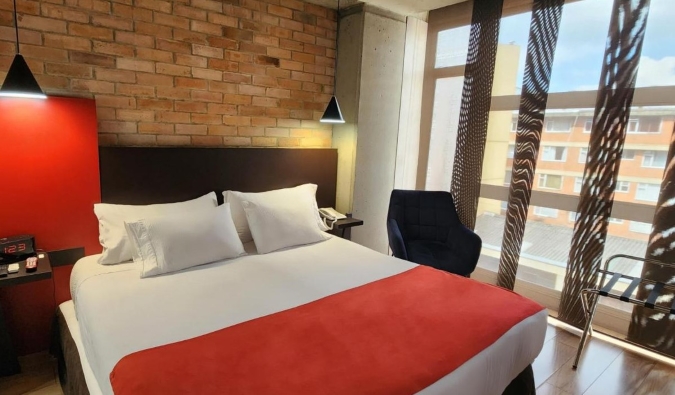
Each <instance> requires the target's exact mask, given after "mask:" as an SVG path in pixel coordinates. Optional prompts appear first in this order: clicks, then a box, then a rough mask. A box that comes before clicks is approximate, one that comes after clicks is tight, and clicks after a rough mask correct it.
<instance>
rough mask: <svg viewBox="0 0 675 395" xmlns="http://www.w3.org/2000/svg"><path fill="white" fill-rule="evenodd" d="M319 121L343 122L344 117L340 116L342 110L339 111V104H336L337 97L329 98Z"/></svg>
mask: <svg viewBox="0 0 675 395" xmlns="http://www.w3.org/2000/svg"><path fill="white" fill-rule="evenodd" d="M321 122H323V123H345V119H344V118H343V117H342V111H340V105H339V104H338V101H337V97H335V96H333V97H331V98H330V103H328V107H326V111H325V112H324V113H323V117H321Z"/></svg>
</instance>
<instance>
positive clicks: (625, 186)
mask: <svg viewBox="0 0 675 395" xmlns="http://www.w3.org/2000/svg"><path fill="white" fill-rule="evenodd" d="M616 191H617V192H619V193H628V192H629V191H630V182H628V181H618V182H617V184H616Z"/></svg>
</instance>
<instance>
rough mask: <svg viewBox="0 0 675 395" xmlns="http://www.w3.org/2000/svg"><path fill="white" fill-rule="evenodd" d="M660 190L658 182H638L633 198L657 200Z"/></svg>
mask: <svg viewBox="0 0 675 395" xmlns="http://www.w3.org/2000/svg"><path fill="white" fill-rule="evenodd" d="M660 191H661V186H660V185H659V184H647V183H638V185H637V191H636V192H635V200H643V201H645V202H657V201H658V200H659V192H660Z"/></svg>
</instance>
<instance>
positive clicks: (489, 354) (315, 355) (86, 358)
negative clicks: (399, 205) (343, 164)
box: [57, 149, 547, 395]
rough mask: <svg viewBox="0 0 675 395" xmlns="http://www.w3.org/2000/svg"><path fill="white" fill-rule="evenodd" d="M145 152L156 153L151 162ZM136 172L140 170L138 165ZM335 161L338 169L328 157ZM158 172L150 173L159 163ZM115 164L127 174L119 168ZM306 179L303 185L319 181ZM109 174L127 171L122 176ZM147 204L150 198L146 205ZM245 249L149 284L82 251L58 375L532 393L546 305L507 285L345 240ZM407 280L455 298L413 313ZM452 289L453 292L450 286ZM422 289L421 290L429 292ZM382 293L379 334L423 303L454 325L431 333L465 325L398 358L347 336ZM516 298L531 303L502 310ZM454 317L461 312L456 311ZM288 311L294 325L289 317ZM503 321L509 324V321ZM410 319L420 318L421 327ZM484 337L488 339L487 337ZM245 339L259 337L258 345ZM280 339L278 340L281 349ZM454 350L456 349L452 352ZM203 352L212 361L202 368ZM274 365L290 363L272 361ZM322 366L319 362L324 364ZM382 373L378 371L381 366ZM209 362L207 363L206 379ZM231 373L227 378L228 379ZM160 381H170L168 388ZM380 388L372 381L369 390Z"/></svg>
mask: <svg viewBox="0 0 675 395" xmlns="http://www.w3.org/2000/svg"><path fill="white" fill-rule="evenodd" d="M115 150H122V151H124V152H122V151H113V153H112V154H111V153H110V152H108V154H106V155H109V157H110V156H114V157H115V158H119V157H120V155H121V156H124V155H128V150H130V149H115ZM131 150H133V149H131ZM165 152H167V151H164V153H165ZM178 152H180V151H173V153H172V154H171V156H173V157H174V158H175V157H176V155H178V156H180V155H181V154H177V153H178ZM136 153H138V152H136ZM106 155H102V162H101V167H102V170H101V171H102V189H103V191H106V188H108V192H105V193H104V194H103V196H104V199H106V197H105V196H106V194H108V195H111V196H112V195H114V194H115V193H113V192H110V191H112V190H117V191H119V190H120V187H119V186H115V187H114V188H110V185H112V184H111V183H109V182H107V181H106V177H109V175H108V176H104V175H103V174H105V172H107V171H113V170H110V166H107V165H106V163H107V162H105V161H106V159H105V156H106ZM150 155H151V154H150ZM136 157H138V156H136ZM145 157H146V158H148V155H145ZM148 160H150V161H152V162H153V163H156V161H157V159H156V158H155V159H148ZM115 161H116V160H113V161H110V163H112V162H115ZM117 163H118V164H119V162H117ZM137 166H143V164H135V166H134V167H137ZM328 166H329V167H331V166H333V165H332V159H331V160H330V163H329V165H328ZM160 168H161V166H158V167H157V168H156V169H155V170H153V171H154V172H157V171H162V170H160ZM106 169H107V170H106ZM324 170H325V166H324ZM114 171H115V172H117V173H119V172H120V171H124V170H120V168H119V166H117V170H114ZM129 171H131V169H130V170H129ZM328 173H332V170H329V171H328ZM129 177H131V178H133V176H129ZM321 177H322V181H321V182H329V183H330V182H332V181H331V180H328V181H325V180H326V176H325V174H324V175H322V176H321ZM305 178H306V177H305ZM311 178H312V177H311V176H310V177H309V178H307V179H303V180H302V181H309V182H312V181H313V180H312V179H311ZM114 179H115V180H119V179H121V177H119V176H118V175H116V176H115V177H114ZM128 179H129V178H128ZM115 182H118V181H115ZM130 182H132V183H133V180H132V181H130ZM292 182H294V183H297V182H298V180H294V181H292ZM106 185H108V187H106ZM135 185H143V186H138V187H135V192H130V190H134V188H129V187H128V184H127V187H125V188H123V189H124V193H125V196H127V198H125V199H127V200H126V201H124V203H136V201H133V202H130V201H129V198H128V196H139V197H138V198H137V200H138V199H140V200H143V199H147V196H146V195H147V193H144V192H143V191H139V190H141V189H143V188H151V186H147V185H144V184H143V183H142V182H141V183H136V184H135ZM333 185H334V183H333ZM260 188H263V187H260ZM116 193H117V192H116ZM197 193H202V191H201V190H199V191H197ZM169 195H170V194H169ZM163 196H164V197H166V194H164V195H163ZM322 199H323V198H322ZM328 199H330V197H329V198H328ZM138 203H147V200H146V201H138ZM325 203H331V202H325ZM320 205H321V203H320ZM327 205H330V204H327ZM245 248H246V251H247V255H245V256H241V257H239V258H235V259H230V260H226V261H222V262H216V263H212V264H208V265H203V266H198V267H194V268H191V269H188V270H184V271H180V272H177V273H172V274H168V275H163V276H158V277H154V278H145V279H141V278H140V276H139V270H140V269H139V267H138V266H137V265H138V264H136V263H133V262H130V263H123V264H118V265H112V266H103V265H99V264H98V263H97V262H96V260H97V256H96V255H92V256H88V257H85V258H83V259H81V260H80V261H79V262H78V263H77V264H76V265H75V268H74V269H73V272H72V275H71V282H70V285H71V295H72V300H71V301H68V302H66V303H64V304H62V305H61V306H60V307H59V309H58V312H57V322H58V325H57V328H58V332H57V335H58V338H57V339H58V342H57V343H58V344H59V345H60V351H61V352H60V354H61V356H62V357H61V363H60V377H61V382H62V387H63V389H64V392H65V393H66V394H76V393H77V394H86V393H89V394H92V395H93V394H112V393H113V391H114V393H186V392H192V393H224V394H226V393H233V394H235V393H237V394H243V393H275V394H276V393H326V394H328V393H380V394H394V393H401V394H403V393H420V394H500V393H514V394H516V393H520V394H525V393H534V392H533V390H530V389H528V391H529V392H525V391H524V390H523V388H528V387H531V384H532V383H531V381H532V376H531V368H530V364H531V363H532V362H533V361H534V359H535V358H536V356H537V355H538V354H539V352H540V350H541V347H542V345H543V341H544V336H545V332H546V318H547V313H546V311H545V309H543V308H541V306H538V305H536V304H534V303H532V302H529V301H526V300H525V299H523V298H521V297H519V296H518V295H515V294H513V293H510V292H508V291H503V290H497V289H494V287H492V286H489V285H484V284H479V283H477V282H474V281H473V280H469V279H465V278H460V277H458V276H453V275H450V274H445V273H444V274H443V275H439V273H440V272H437V271H435V270H433V269H427V268H424V267H418V266H417V265H415V264H413V263H410V262H406V261H402V260H399V259H396V258H393V257H389V256H385V255H382V254H379V253H377V252H374V251H372V250H369V249H367V248H364V247H362V246H359V245H357V244H355V243H352V242H350V241H347V240H343V239H341V238H338V237H330V238H329V239H328V240H325V241H322V242H319V243H315V244H311V245H304V246H298V247H293V248H289V249H285V250H282V251H277V252H273V253H269V254H258V253H257V251H256V249H255V244H253V243H247V244H246V245H245ZM414 276H417V277H414ZM412 278H417V279H422V280H423V281H426V279H438V280H439V283H438V287H440V288H438V291H439V292H440V291H442V292H447V295H446V297H445V299H443V300H447V301H448V305H447V306H445V305H443V303H438V302H434V303H431V304H432V306H426V307H425V304H424V303H420V304H415V306H417V307H418V308H419V310H420V311H419V312H418V311H417V310H418V308H417V307H416V308H414V309H411V308H409V307H405V306H407V305H406V302H405V300H409V301H410V302H411V303H418V301H415V300H413V299H414V296H415V295H416V294H415V293H414V292H413V291H410V289H412V288H413V286H412V285H413V283H414V281H413V280H411V279H412ZM417 283H420V281H419V280H418V281H417ZM424 284H427V283H424ZM429 284H430V283H429ZM446 284H451V286H447V285H446ZM408 285H410V286H408ZM377 287H380V288H377ZM382 287H385V288H382ZM395 287H399V288H397V291H396V292H399V293H391V295H389V294H387V292H380V291H381V290H383V289H386V290H391V289H394V288H395ZM425 287H427V286H426V285H425V286H424V287H422V288H425ZM428 287H429V290H426V291H428V292H432V293H438V292H436V291H434V290H433V289H432V288H431V287H432V285H428ZM453 287H456V289H457V292H454V291H453V290H452V289H450V288H453ZM422 288H421V289H420V290H419V292H420V294H421V293H422V292H425V290H424V289H422ZM378 292H379V293H378ZM406 293H407V298H408V299H405V298H404V297H401V299H400V300H401V303H400V306H398V305H399V303H397V302H396V301H397V299H395V297H399V295H403V294H406ZM464 293H465V294H464ZM364 295H365V296H364ZM378 295H384V296H378ZM464 295H466V298H464ZM482 295H497V296H498V297H496V298H492V299H490V300H488V299H489V298H487V297H486V298H487V299H486V300H485V301H482V299H481V298H482V297H483V296H482ZM404 296H405V295H404ZM380 297H382V298H384V299H382V300H383V301H384V302H385V303H388V306H391V315H392V317H388V313H389V307H387V306H384V315H383V316H381V317H380V318H378V320H379V321H387V322H391V323H393V325H385V324H386V323H385V322H382V323H380V325H383V326H381V327H379V329H378V330H380V331H381V333H382V336H384V337H386V336H388V335H389V329H390V328H391V327H395V326H397V325H396V323H397V322H401V323H402V324H401V326H402V327H404V326H405V322H406V317H404V316H403V315H410V316H411V317H414V316H415V314H421V315H420V317H422V318H428V316H429V314H428V313H425V309H427V308H433V309H441V310H439V311H443V313H444V314H445V316H446V319H447V322H445V323H441V322H440V321H439V323H438V325H436V324H435V323H434V322H430V323H426V325H427V328H429V327H434V326H441V325H448V326H447V327H448V328H450V329H452V330H451V331H450V332H453V331H457V333H454V332H453V333H448V334H447V335H445V337H444V336H441V335H438V334H437V336H436V340H435V341H436V342H437V343H436V344H434V343H430V341H427V339H426V337H425V336H416V337H413V339H412V340H411V339H406V338H405V336H402V337H401V339H402V340H403V341H404V342H405V343H406V344H408V347H409V348H412V349H413V350H408V352H409V353H408V354H405V353H402V354H401V355H398V351H397V350H396V349H395V348H393V349H386V350H382V349H383V348H387V347H388V345H389V343H387V342H384V343H382V342H380V343H381V344H380V343H378V339H377V336H373V335H372V333H371V334H368V333H365V332H364V333H365V335H364V334H359V333H356V334H353V333H351V331H354V332H358V330H357V329H355V328H358V327H359V322H361V326H360V328H361V330H362V331H363V330H364V328H365V327H367V326H368V325H375V326H376V325H378V323H373V322H370V323H369V324H368V325H365V326H364V324H363V323H364V322H365V323H368V322H369V321H367V320H368V315H369V314H370V312H371V310H372V311H375V310H374V308H373V309H371V308H370V307H369V306H370V305H371V304H372V305H378V298H380ZM386 298H390V299H386ZM391 298H394V299H391ZM362 300H363V302H360V301H362ZM355 301H356V302H359V304H358V308H356V309H354V308H353V306H354V302H355ZM343 305H349V306H352V310H345V311H342V310H341V309H339V308H334V307H335V306H338V307H340V306H343ZM511 305H514V306H515V305H519V306H521V307H522V308H521V309H514V311H513V312H507V310H509V309H510V306H511ZM327 306H328V307H327ZM401 306H404V307H401ZM453 306H454V307H453ZM380 307H381V308H380V310H379V313H380V314H381V313H382V312H383V310H382V306H380ZM484 307H485V308H484ZM396 308H398V310H396ZM406 308H407V310H406ZM429 311H434V310H429ZM407 313H410V314H407ZM507 313H508V314H507ZM292 314H296V315H294V316H293V315H292ZM424 314H427V315H426V316H425V315H424ZM453 314H457V316H456V318H455V317H454V316H453ZM289 316H290V317H292V319H290V320H289ZM297 317H301V318H303V319H304V321H303V320H302V319H297ZM306 317H310V318H309V319H305V318H306ZM345 317H348V318H347V319H345ZM407 319H408V320H410V319H411V318H410V317H408V318H407ZM317 320H318V321H321V322H324V321H325V322H326V325H324V326H318V327H317V326H315V325H314V324H313V323H314V322H315V321H317ZM331 320H332V321H331ZM359 320H361V321H359ZM414 320H419V318H414ZM414 320H413V321H414ZM507 320H510V321H509V323H508V324H506V321H507ZM501 321H504V322H505V323H504V324H503V325H502V329H501V330H500V331H496V329H494V327H499V325H498V324H499V323H500V322H501ZM296 322H300V324H298V325H302V324H303V322H304V324H306V325H308V326H307V327H303V328H300V329H298V330H296V331H293V330H291V329H288V328H289V327H293V326H294V325H295V323H296ZM467 323H474V324H475V325H476V328H470V330H461V327H462V326H464V324H467ZM408 324H410V325H417V324H416V323H415V322H412V323H410V322H408ZM308 328H309V329H308ZM441 329H443V328H442V327H441ZM303 331H304V332H303ZM481 331H483V332H481ZM460 332H461V333H460ZM472 332H475V333H472ZM267 333H269V335H268V334H267ZM481 333H484V334H485V336H480V335H479V334H481ZM250 334H257V335H255V336H256V337H255V338H253V339H251V336H252V335H250ZM298 334H301V335H302V336H299V335H298ZM366 335H367V336H370V337H368V338H367V339H371V340H372V343H374V344H375V343H378V344H380V345H379V346H378V347H379V348H378V349H377V350H375V351H373V352H372V353H371V354H368V355H369V356H370V357H372V358H375V359H373V360H371V361H370V362H373V361H376V360H377V359H378V358H379V359H380V360H382V359H387V360H391V361H394V362H395V363H389V364H386V363H383V364H380V363H369V361H368V360H365V361H364V360H363V358H362V357H361V356H356V357H355V356H354V355H353V354H354V353H353V352H352V351H354V350H353V349H354V348H359V349H360V347H361V346H363V345H364V344H365V343H363V342H362V340H363V336H366ZM294 336H295V337H294ZM321 336H323V337H321ZM359 336H361V337H359ZM483 337H484V338H483ZM432 338H433V336H429V339H432ZM217 339H220V340H217ZM232 339H241V341H233V340H232ZM446 340H447V341H446ZM217 341H218V342H217ZM317 341H318V342H320V343H321V344H320V345H318V344H317V343H316V342H317ZM359 341H361V342H362V343H359ZM279 342H281V343H283V344H282V345H281V346H280V345H279V344H278V343H279ZM453 342H458V343H453ZM296 343H297V344H296ZM338 343H339V344H340V347H341V348H337V349H336V348H335V347H334V344H338ZM343 343H344V344H343ZM367 343H370V342H367ZM394 343H395V342H394ZM288 344H291V346H292V347H291V348H292V349H293V350H294V349H297V350H299V351H298V352H297V353H296V352H293V350H291V352H289V350H288V347H286V348H284V347H283V346H284V345H288ZM359 344H360V345H359ZM411 344H412V346H411ZM365 345H367V344H365ZM436 346H438V347H436ZM279 347H281V348H282V350H281V351H279V350H277V351H276V352H277V354H272V355H268V354H269V350H276V349H278V348H279ZM418 347H419V350H425V349H424V347H431V348H428V352H427V351H425V352H424V353H423V355H419V350H417V348H418ZM443 347H445V349H444V350H446V351H444V353H443V354H442V355H438V356H433V355H432V354H433V352H434V351H435V350H434V348H437V349H439V350H440V349H443ZM324 350H325V352H326V353H332V354H330V358H329V357H327V356H326V355H324ZM345 350H346V351H345ZM448 350H449V352H448ZM371 351H372V350H371ZM410 352H412V354H411V353H410ZM414 352H417V354H415V353H414ZM454 354H456V355H454ZM232 355H236V356H237V357H236V358H235V359H236V360H232V357H231V356H232ZM260 355H263V356H264V357H265V358H267V359H268V361H267V364H261V363H260V359H261V357H260ZM410 355H413V356H414V358H413V359H414V360H413V362H420V361H423V362H424V363H422V364H421V365H422V368H421V369H420V368H419V365H420V363H410V361H408V359H410V358H408V357H409V356H410ZM448 355H451V356H452V357H448V358H446V356H448ZM208 358H211V359H208ZM218 358H220V359H218ZM350 358H351V359H350ZM429 358H431V359H430V360H429ZM203 360H208V361H210V362H208V363H205V364H204V365H200V363H202V361H203ZM214 361H221V362H222V363H223V364H224V363H225V362H227V363H229V365H227V368H226V369H225V368H222V369H220V370H219V369H217V368H218V367H219V366H218V365H219V364H220V363H221V362H214ZM269 361H283V363H277V364H272V365H271V364H270V363H269ZM345 361H349V362H348V363H345ZM157 362H159V363H157ZM437 362H438V363H437ZM160 365H161V366H160ZM345 365H348V366H345ZM380 365H382V366H380ZM289 366H292V369H291V368H289ZM316 366H322V367H323V368H321V369H316V368H315V367H316ZM380 367H381V368H382V369H381V370H378V369H379V368H380ZM211 368H214V370H212V371H211V370H210V369H211ZM200 369H202V370H204V375H203V376H201V377H199V372H200ZM397 369H398V370H397ZM317 370H318V371H317ZM230 372H232V375H231V376H228V374H230ZM392 372H397V374H394V373H392ZM408 372H410V376H411V377H410V378H408V377H407V376H408ZM308 377H309V378H308ZM219 380H220V381H219ZM359 380H361V381H359ZM204 382H207V383H206V384H204ZM148 383H150V384H151V385H150V384H148ZM152 383H159V384H161V383H165V384H166V387H162V386H161V385H155V384H152ZM185 383H189V384H185ZM214 383H215V384H214ZM371 384H372V387H368V386H370V385H371ZM146 385H150V386H146ZM181 385H187V387H181ZM200 385H205V386H202V387H200ZM209 385H210V386H209ZM113 388H114V390H113ZM216 388H217V389H216ZM356 388H358V389H359V390H355V389H356ZM413 389H414V390H413ZM509 391H511V392H509Z"/></svg>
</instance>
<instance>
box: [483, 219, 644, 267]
mask: <svg viewBox="0 0 675 395" xmlns="http://www.w3.org/2000/svg"><path fill="white" fill-rule="evenodd" d="M504 221H505V217H504V216H503V215H495V214H482V215H480V216H478V218H476V229H475V232H476V233H477V234H478V235H479V236H480V237H481V239H482V240H483V247H484V248H488V249H491V250H496V251H501V245H502V235H503V233H504ZM573 231H574V229H573V228H571V227H567V226H560V225H550V224H546V223H543V222H537V221H533V220H529V221H528V222H527V225H526V226H525V237H524V238H523V248H522V249H521V256H522V257H523V258H529V259H533V260H537V261H540V262H544V263H548V264H551V265H556V266H560V267H566V266H567V259H568V257H569V252H570V245H571V244H572V233H573ZM646 252H647V242H646V241H643V240H633V239H627V238H625V237H618V236H612V235H608V236H607V240H606V242H605V252H604V255H603V262H604V260H605V259H606V258H608V257H610V256H612V255H615V254H627V255H632V256H636V257H641V258H644V257H645V254H646ZM610 270H612V271H618V272H621V273H624V274H628V275H631V276H636V277H640V275H641V271H642V263H641V262H637V261H628V260H620V261H618V262H617V263H616V264H612V266H611V267H610Z"/></svg>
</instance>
